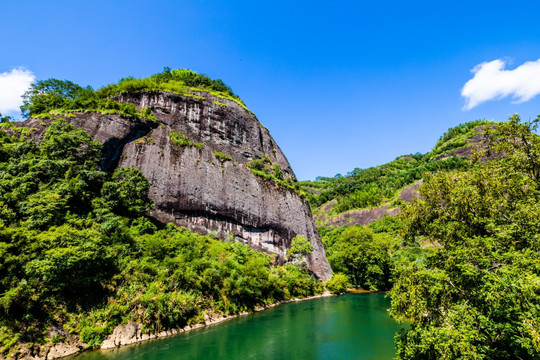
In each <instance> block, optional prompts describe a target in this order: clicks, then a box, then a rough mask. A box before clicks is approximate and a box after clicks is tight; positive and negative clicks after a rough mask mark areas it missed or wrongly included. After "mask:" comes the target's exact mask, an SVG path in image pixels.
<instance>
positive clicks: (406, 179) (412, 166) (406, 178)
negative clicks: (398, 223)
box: [300, 120, 497, 227]
mask: <svg viewBox="0 0 540 360" xmlns="http://www.w3.org/2000/svg"><path fill="white" fill-rule="evenodd" d="M486 126H494V124H493V123H491V122H489V121H486V120H477V121H471V122H468V123H465V124H461V125H459V126H456V127H453V128H450V129H448V131H447V132H446V133H445V134H443V135H442V136H441V137H440V138H439V140H438V141H437V143H436V145H435V146H434V147H433V149H432V151H430V152H429V153H427V154H419V153H417V154H411V155H403V156H399V157H397V158H396V159H395V160H393V161H391V162H389V163H387V164H384V165H380V166H376V167H372V168H369V169H358V168H357V169H354V170H353V171H351V172H350V173H348V174H347V175H346V176H341V175H338V176H336V177H333V178H326V177H322V178H318V179H317V180H316V181H303V182H301V183H300V184H301V186H302V188H303V189H304V191H305V192H306V193H308V194H309V195H308V197H307V198H308V200H309V203H310V205H311V208H312V211H313V215H314V218H315V221H316V224H317V226H331V227H336V226H337V227H340V226H344V225H354V224H359V225H369V224H371V223H372V222H374V221H377V220H380V219H381V218H382V217H383V216H385V215H388V216H394V215H397V214H399V211H400V210H399V207H400V205H401V204H403V203H408V202H411V200H412V199H413V198H414V197H416V196H417V189H418V187H419V186H420V185H421V184H422V177H423V174H424V173H430V172H435V171H439V170H452V169H467V168H469V167H470V166H471V164H472V163H471V161H470V160H471V158H473V156H474V154H475V152H478V151H484V152H485V151H486V139H485V135H484V130H485V127H486ZM480 156H481V159H480V160H481V161H485V160H492V159H494V158H495V157H496V156H497V154H493V153H491V154H487V153H486V154H482V155H480Z"/></svg>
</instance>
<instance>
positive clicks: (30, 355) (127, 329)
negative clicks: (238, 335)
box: [0, 291, 335, 360]
mask: <svg viewBox="0 0 540 360" xmlns="http://www.w3.org/2000/svg"><path fill="white" fill-rule="evenodd" d="M329 296H335V295H334V294H331V293H330V292H328V291H325V292H324V293H322V294H318V295H314V296H309V297H306V298H294V299H290V300H283V301H279V302H277V303H273V304H269V305H266V306H261V307H256V308H255V309H254V310H253V312H247V311H245V312H242V313H240V314H235V315H228V316H215V314H206V313H205V314H204V320H203V322H202V323H199V324H194V325H188V326H186V327H184V328H177V329H170V330H166V331H161V332H158V333H152V334H148V333H143V332H142V325H141V324H138V323H128V324H126V325H120V326H117V327H116V328H115V329H114V331H113V333H112V334H111V335H109V336H108V337H107V338H106V339H105V340H104V341H103V343H102V344H101V347H100V349H102V350H112V349H116V348H119V347H122V346H126V345H132V344H137V343H141V342H144V341H148V340H153V339H159V338H165V337H169V336H174V335H178V334H182V333H186V332H189V331H192V330H196V329H200V328H203V327H206V326H212V325H217V324H220V323H222V322H224V321H227V320H231V319H235V318H238V317H240V316H245V315H249V314H252V313H254V312H260V311H264V310H267V309H270V308H273V307H276V306H278V305H282V304H287V303H291V302H300V301H307V300H313V299H318V298H323V297H329ZM88 350H95V348H92V347H90V346H88V345H87V344H84V343H82V342H80V340H79V339H78V337H75V336H70V337H69V338H68V341H67V342H63V343H56V344H48V345H45V346H43V347H38V346H32V347H27V346H25V345H23V346H22V347H21V350H20V352H19V354H17V355H16V356H15V357H10V358H7V359H6V360H54V359H60V358H65V357H67V356H71V355H75V354H79V353H82V352H84V351H88ZM0 359H3V358H2V357H1V356H0Z"/></svg>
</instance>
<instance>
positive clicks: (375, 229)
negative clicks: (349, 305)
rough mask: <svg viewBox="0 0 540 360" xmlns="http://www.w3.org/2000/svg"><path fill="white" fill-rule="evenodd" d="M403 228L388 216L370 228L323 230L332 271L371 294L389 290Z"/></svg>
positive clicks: (321, 231) (349, 227) (397, 221)
mask: <svg viewBox="0 0 540 360" xmlns="http://www.w3.org/2000/svg"><path fill="white" fill-rule="evenodd" d="M400 226H401V224H400V223H399V220H398V219H396V218H391V217H387V216H385V217H384V218H383V219H381V220H379V221H376V222H374V223H372V224H371V225H370V226H369V227H368V226H360V225H354V226H348V225H345V226H342V227H339V228H333V229H331V228H327V227H324V226H323V227H320V228H319V232H320V234H321V237H322V241H323V244H324V247H325V249H326V256H327V258H328V262H329V263H330V266H331V267H332V270H333V271H334V272H336V273H341V274H343V275H345V276H347V278H348V282H349V285H351V286H352V287H354V288H361V289H366V290H371V291H384V290H389V289H390V288H391V286H392V284H391V281H390V276H391V268H392V265H393V256H394V252H395V251H396V250H397V246H398V244H399V240H398V239H399V236H398V233H397V232H398V231H399V228H400Z"/></svg>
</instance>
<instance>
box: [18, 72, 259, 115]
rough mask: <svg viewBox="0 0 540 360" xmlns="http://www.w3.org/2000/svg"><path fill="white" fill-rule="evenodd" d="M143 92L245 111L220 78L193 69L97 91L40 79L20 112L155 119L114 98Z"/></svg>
mask: <svg viewBox="0 0 540 360" xmlns="http://www.w3.org/2000/svg"><path fill="white" fill-rule="evenodd" d="M142 91H166V92H171V93H175V94H179V95H182V96H188V97H194V98H201V99H204V97H203V96H202V95H204V93H209V94H211V95H213V96H216V97H218V98H221V99H227V100H231V101H234V102H235V103H237V104H238V105H240V106H241V107H243V108H244V109H246V110H248V109H247V108H246V105H245V104H244V103H243V101H242V100H241V99H240V98H239V97H238V96H237V95H235V94H234V93H233V91H232V89H231V88H230V87H229V86H228V85H226V84H225V83H224V82H223V81H222V80H221V79H216V80H213V79H211V78H209V77H208V76H206V75H204V74H199V73H197V72H195V71H192V70H187V69H175V70H171V69H170V68H167V67H166V68H165V69H164V70H163V72H161V73H158V74H154V75H152V76H151V77H149V78H141V79H136V78H134V77H126V78H122V79H120V81H118V82H117V83H115V84H110V85H106V86H104V87H102V88H100V89H98V90H94V89H93V88H92V87H90V86H86V87H82V86H80V85H78V84H75V83H73V82H71V81H69V80H58V79H47V80H39V81H37V82H36V83H34V84H32V85H31V87H30V89H29V90H28V91H26V92H25V94H24V95H23V105H22V106H21V112H22V115H23V116H24V117H50V116H51V115H66V114H69V113H71V112H83V111H95V112H100V113H119V114H121V115H124V116H128V117H138V118H141V117H143V118H147V119H149V120H155V117H154V116H153V114H152V112H151V111H150V109H137V108H136V107H135V106H134V105H133V104H131V103H119V102H118V101H116V100H115V99H114V97H115V96H116V95H119V94H123V93H128V94H133V93H138V92H142ZM248 111H249V110H248Z"/></svg>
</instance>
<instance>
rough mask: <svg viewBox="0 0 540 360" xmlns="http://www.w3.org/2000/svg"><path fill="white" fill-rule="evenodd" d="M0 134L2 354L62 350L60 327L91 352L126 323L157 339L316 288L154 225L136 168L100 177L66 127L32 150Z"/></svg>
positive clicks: (19, 133) (84, 139)
mask: <svg viewBox="0 0 540 360" xmlns="http://www.w3.org/2000/svg"><path fill="white" fill-rule="evenodd" d="M0 126H1V128H0V274H1V275H0V357H2V356H6V355H7V354H9V353H11V354H13V353H14V352H16V351H17V346H18V344H19V343H29V344H43V343H47V342H51V341H63V339H64V338H63V336H62V335H61V332H57V333H56V334H55V335H54V336H53V335H51V334H52V333H51V330H50V329H54V328H58V327H60V328H62V327H63V329H64V330H66V331H67V332H68V333H72V334H78V335H80V337H81V339H82V341H84V342H86V343H87V344H89V345H98V344H99V343H100V342H101V341H103V339H104V338H105V336H106V335H107V334H109V333H111V332H112V330H113V329H114V327H115V326H117V325H119V324H122V323H126V322H127V321H137V322H140V323H142V324H143V325H144V330H145V331H158V330H163V329H167V328H171V327H183V326H185V325H186V324H191V323H196V322H200V321H201V320H202V319H203V313H210V314H211V313H217V314H236V313H239V312H241V311H250V310H252V309H254V307H256V306H261V305H265V304H267V303H271V302H275V301H279V300H283V299H289V298H291V297H303V296H308V295H313V294H315V293H319V292H321V291H322V285H321V283H320V282H317V281H315V280H313V279H312V278H311V277H310V276H309V275H308V274H307V273H305V272H303V271H301V270H299V269H298V268H296V267H294V266H285V267H271V266H270V265H271V264H272V263H273V261H274V260H273V258H272V257H271V256H269V255H265V254H261V253H258V252H256V251H254V250H251V249H250V248H249V247H247V246H245V245H242V244H239V243H234V242H230V243H224V242H221V241H218V240H215V239H212V238H209V237H204V236H200V235H196V234H193V233H190V232H189V231H187V230H185V229H181V228H177V227H175V226H172V225H167V226H163V225H161V224H159V223H154V222H153V221H152V220H151V219H150V218H148V217H146V216H145V212H146V210H147V209H148V208H149V206H151V202H150V201H149V200H148V198H147V193H148V190H149V184H148V181H147V180H146V179H145V178H144V177H143V176H142V174H141V173H140V171H138V170H135V169H118V170H116V171H114V173H112V174H111V173H106V172H103V171H101V170H100V169H99V168H98V167H97V166H96V164H97V162H98V161H99V160H100V159H101V144H99V143H97V142H95V141H93V140H92V139H91V137H90V136H89V135H88V134H87V133H85V132H84V131H82V130H80V129H76V128H74V127H73V126H72V125H70V124H69V123H67V122H66V121H65V120H63V119H59V120H56V121H55V122H53V123H52V125H50V127H49V128H48V129H47V131H46V133H45V135H44V137H43V140H42V141H41V143H40V144H39V145H36V144H35V143H34V141H33V140H31V139H30V137H29V135H30V134H31V132H32V131H31V129H27V128H23V127H15V126H13V124H11V123H9V122H2V123H1V124H0Z"/></svg>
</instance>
